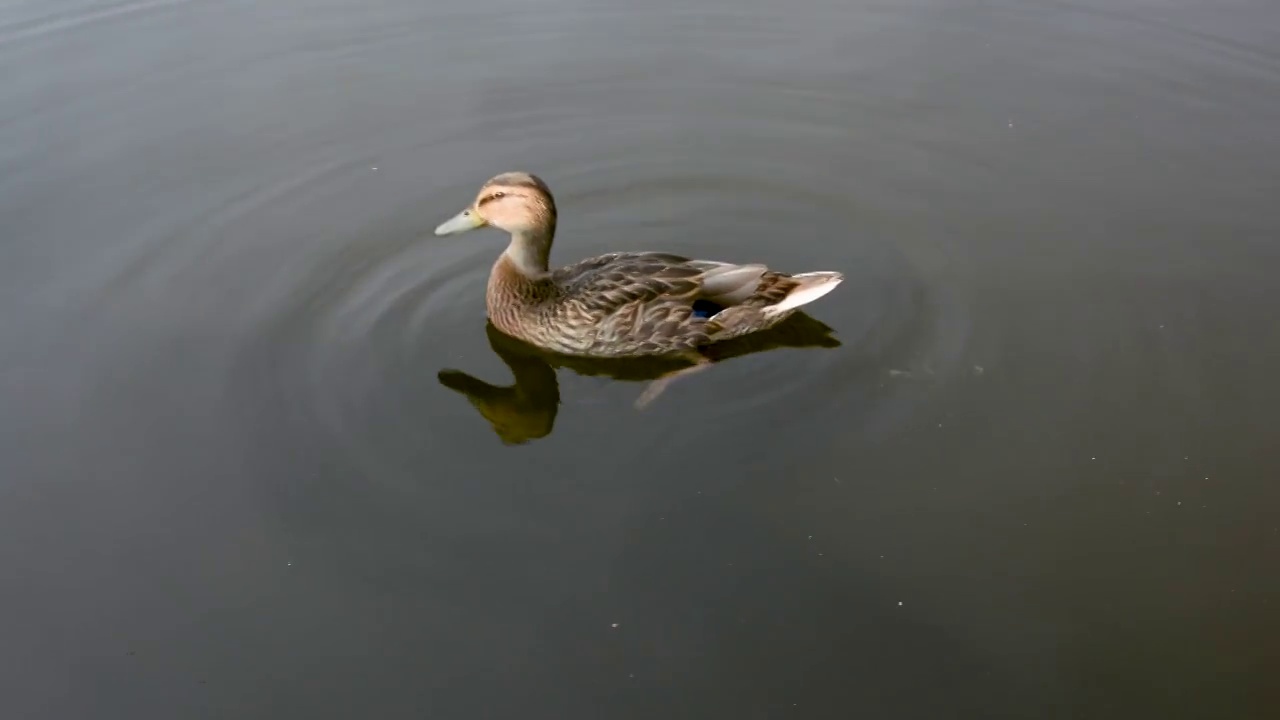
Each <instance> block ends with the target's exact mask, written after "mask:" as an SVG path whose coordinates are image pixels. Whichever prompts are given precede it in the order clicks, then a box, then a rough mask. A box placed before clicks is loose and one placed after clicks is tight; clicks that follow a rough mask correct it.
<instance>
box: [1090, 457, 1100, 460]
mask: <svg viewBox="0 0 1280 720" xmlns="http://www.w3.org/2000/svg"><path fill="white" fill-rule="evenodd" d="M1089 459H1090V460H1097V459H1098V458H1096V457H1091V458H1089Z"/></svg>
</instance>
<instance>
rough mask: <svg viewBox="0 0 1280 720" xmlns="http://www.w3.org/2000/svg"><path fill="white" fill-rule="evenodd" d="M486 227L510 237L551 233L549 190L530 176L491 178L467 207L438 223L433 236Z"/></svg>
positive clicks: (552, 204)
mask: <svg viewBox="0 0 1280 720" xmlns="http://www.w3.org/2000/svg"><path fill="white" fill-rule="evenodd" d="M486 225H492V226H493V227H496V228H498V229H499V230H505V231H507V232H509V233H511V234H512V235H522V234H530V233H551V232H554V231H555V227H556V203H555V200H554V199H552V197H551V190H550V188H548V187H547V184H546V183H544V182H543V181H542V179H541V178H539V177H538V176H536V175H531V174H529V173H524V172H507V173H502V174H501V175H497V176H494V177H493V178H491V179H490V180H489V182H486V183H485V184H484V185H483V186H482V187H481V188H480V192H479V193H477V194H476V199H475V201H474V202H472V203H471V206H470V207H468V208H467V209H466V210H463V211H462V212H460V213H458V214H457V215H454V216H453V217H452V218H450V219H449V220H446V221H444V222H443V223H440V226H439V227H437V228H436V235H457V234H458V233H464V232H466V231H468V230H475V229H476V228H482V227H485V226H486Z"/></svg>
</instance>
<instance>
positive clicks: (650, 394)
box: [636, 355, 713, 410]
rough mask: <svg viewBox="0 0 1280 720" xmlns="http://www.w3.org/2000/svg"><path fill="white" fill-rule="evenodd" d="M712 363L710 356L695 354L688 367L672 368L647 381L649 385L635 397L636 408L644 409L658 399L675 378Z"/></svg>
mask: <svg viewBox="0 0 1280 720" xmlns="http://www.w3.org/2000/svg"><path fill="white" fill-rule="evenodd" d="M712 364H713V363H712V361H711V359H710V358H708V357H706V356H703V355H697V356H696V357H695V359H694V364H693V365H690V366H689V367H684V368H680V369H679V370H673V371H671V372H669V373H667V374H666V375H663V376H662V377H659V378H657V379H655V380H653V381H652V382H650V383H649V386H648V387H646V388H645V389H644V392H642V393H640V397H638V398H636V409H637V410H643V409H645V407H647V406H648V405H649V404H650V403H652V402H653V401H654V400H656V399H658V396H659V395H661V394H662V392H663V391H664V390H666V389H667V386H668V385H670V384H671V383H672V382H673V381H675V380H676V379H677V378H682V377H686V376H688V375H692V374H694V373H696V372H698V371H700V370H706V369H707V368H709V367H711V365H712Z"/></svg>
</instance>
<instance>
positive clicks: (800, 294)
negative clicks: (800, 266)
mask: <svg viewBox="0 0 1280 720" xmlns="http://www.w3.org/2000/svg"><path fill="white" fill-rule="evenodd" d="M791 279H792V280H795V281H796V286H795V287H794V288H792V289H791V292H789V293H787V295H786V297H784V298H782V300H781V301H779V302H777V303H775V304H773V305H770V306H768V307H766V308H765V309H764V313H765V315H766V316H773V315H778V314H780V313H784V312H787V311H789V310H794V309H796V308H798V307H800V306H801V305H808V304H809V303H811V302H813V301H814V300H817V299H818V298H820V297H822V296H823V295H826V294H827V293H829V292H831V291H832V290H835V289H836V286H837V285H839V284H840V283H841V282H842V281H843V280H844V275H843V274H841V273H838V272H833V271H822V272H809V273H800V274H799V275H792V276H791Z"/></svg>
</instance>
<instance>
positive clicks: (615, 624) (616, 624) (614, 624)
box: [609, 623, 618, 628]
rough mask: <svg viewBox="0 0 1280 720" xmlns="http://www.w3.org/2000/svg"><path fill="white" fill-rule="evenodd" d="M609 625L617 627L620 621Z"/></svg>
mask: <svg viewBox="0 0 1280 720" xmlns="http://www.w3.org/2000/svg"><path fill="white" fill-rule="evenodd" d="M609 627H611V628H616V627H618V623H613V624H612V625H610V626H609Z"/></svg>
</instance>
